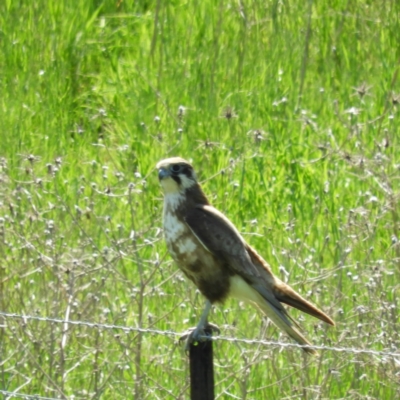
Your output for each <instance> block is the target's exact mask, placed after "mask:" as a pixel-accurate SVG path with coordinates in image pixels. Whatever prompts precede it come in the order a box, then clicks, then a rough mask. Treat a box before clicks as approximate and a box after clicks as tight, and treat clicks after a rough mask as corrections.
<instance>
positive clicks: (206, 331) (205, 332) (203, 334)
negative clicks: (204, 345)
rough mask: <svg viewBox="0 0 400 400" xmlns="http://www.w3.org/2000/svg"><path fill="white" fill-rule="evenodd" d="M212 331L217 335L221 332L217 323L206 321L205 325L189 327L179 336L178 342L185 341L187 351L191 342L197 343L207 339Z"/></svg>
mask: <svg viewBox="0 0 400 400" xmlns="http://www.w3.org/2000/svg"><path fill="white" fill-rule="evenodd" d="M213 332H215V333H216V334H217V335H219V334H220V333H221V331H220V329H219V328H218V326H217V325H214V324H210V323H207V325H205V326H196V327H195V328H189V329H188V330H187V332H186V333H184V334H183V335H182V336H181V337H180V338H179V343H182V342H185V351H186V352H188V351H189V347H190V345H191V344H192V343H199V342H204V341H206V340H209V338H211V336H212V333H213Z"/></svg>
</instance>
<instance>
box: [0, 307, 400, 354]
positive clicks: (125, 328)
mask: <svg viewBox="0 0 400 400" xmlns="http://www.w3.org/2000/svg"><path fill="white" fill-rule="evenodd" d="M0 316H2V317H5V318H14V319H22V320H23V321H24V322H25V323H27V322H28V321H41V322H51V323H57V324H69V325H80V326H87V327H89V328H97V329H110V330H111V329H117V330H122V331H124V332H126V333H128V332H140V333H149V334H154V335H161V336H173V337H182V335H183V334H182V333H179V332H175V331H169V330H165V331H164V330H160V329H152V328H138V327H134V326H124V325H113V324H101V323H96V322H88V321H77V320H65V319H62V318H50V317H41V316H36V315H21V314H16V313H6V312H3V311H0ZM200 338H202V339H210V338H209V337H206V336H203V337H200ZM211 340H213V341H218V340H223V341H226V342H231V343H245V344H249V345H263V346H276V347H283V348H291V347H294V348H308V349H314V350H322V351H336V352H339V353H353V354H369V355H374V356H380V357H399V358H400V352H389V351H379V350H371V349H360V348H351V347H334V346H318V345H309V346H307V345H304V346H302V345H299V344H296V343H288V342H278V341H273V340H260V339H246V338H235V337H227V336H213V337H211Z"/></svg>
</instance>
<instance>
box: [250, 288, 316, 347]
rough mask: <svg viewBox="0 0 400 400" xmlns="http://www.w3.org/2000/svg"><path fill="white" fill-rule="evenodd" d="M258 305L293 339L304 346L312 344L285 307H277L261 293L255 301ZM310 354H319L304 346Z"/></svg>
mask: <svg viewBox="0 0 400 400" xmlns="http://www.w3.org/2000/svg"><path fill="white" fill-rule="evenodd" d="M255 303H256V305H257V307H258V308H260V309H261V311H262V312H263V313H264V314H265V315H266V316H267V317H268V318H269V319H270V320H271V321H272V322H273V323H274V324H275V325H276V326H277V327H278V328H280V329H281V330H282V331H284V332H286V333H287V334H288V335H289V336H290V337H291V338H292V339H294V340H295V341H296V342H297V343H298V344H300V345H302V346H311V343H310V342H309V341H308V340H307V339H306V338H305V337H304V336H303V335H302V333H301V332H300V331H299V329H298V325H297V324H296V322H294V321H293V320H291V319H290V317H289V315H288V314H287V313H286V310H285V309H284V308H282V310H281V309H277V308H276V307H275V306H274V305H272V304H271V303H270V302H269V301H268V300H266V299H264V298H263V297H262V296H261V295H260V297H259V301H257V302H255ZM303 350H304V351H305V352H306V353H308V354H317V352H316V351H315V350H314V349H311V348H308V347H303Z"/></svg>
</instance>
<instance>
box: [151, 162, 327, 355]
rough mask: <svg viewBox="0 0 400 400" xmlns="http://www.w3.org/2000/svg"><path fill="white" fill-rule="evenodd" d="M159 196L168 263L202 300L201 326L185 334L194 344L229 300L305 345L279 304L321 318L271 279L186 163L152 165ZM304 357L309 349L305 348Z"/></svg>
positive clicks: (301, 298) (268, 270) (280, 284)
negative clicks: (217, 306) (251, 308)
mask: <svg viewBox="0 0 400 400" xmlns="http://www.w3.org/2000/svg"><path fill="white" fill-rule="evenodd" d="M157 169H158V177H159V179H160V182H161V186H162V189H163V191H164V235H165V240H166V242H167V247H168V250H169V252H170V253H171V256H172V258H173V259H174V260H175V261H176V263H177V264H178V266H179V268H180V269H181V270H182V271H183V272H184V274H185V275H186V276H187V277H188V278H189V279H190V280H191V281H193V282H194V284H195V285H196V286H197V287H198V289H199V290H200V292H201V293H202V294H203V296H204V297H205V298H206V305H205V308H204V311H203V314H202V316H201V318H200V321H199V323H198V325H197V327H196V328H195V329H194V331H193V332H192V333H191V334H190V337H189V339H188V340H189V341H197V340H199V338H200V337H201V336H202V335H204V328H205V327H206V326H207V325H208V322H207V316H208V313H209V311H210V309H211V305H212V304H214V303H220V302H223V301H224V300H225V299H226V298H227V297H228V296H232V297H235V298H237V299H240V300H244V301H247V302H250V303H252V304H253V305H255V306H257V307H258V308H260V309H261V310H262V311H263V312H264V314H265V315H266V316H267V317H268V318H270V319H271V320H272V321H273V322H274V323H275V325H277V326H278V327H279V328H280V329H282V330H283V331H284V332H286V333H287V334H288V335H289V336H290V337H291V338H293V339H294V340H295V341H296V342H297V343H299V344H300V345H310V342H309V341H308V340H307V339H306V338H305V337H304V336H303V335H302V333H301V332H300V330H299V326H298V325H297V323H296V322H295V321H294V320H293V319H292V318H291V317H290V316H289V314H288V312H287V311H286V309H285V308H284V307H283V305H282V304H281V303H285V304H288V305H289V306H292V307H295V308H298V309H299V310H301V311H304V312H306V313H308V314H310V315H312V316H314V317H316V318H319V319H321V320H322V321H325V322H327V323H328V324H331V325H334V324H335V323H334V322H333V321H332V319H331V318H329V317H328V316H327V315H326V314H325V313H323V312H322V311H321V310H319V309H318V308H317V307H315V306H314V305H313V304H311V303H310V302H309V301H307V300H305V299H304V298H303V297H301V296H300V295H299V294H298V293H296V292H295V291H294V290H293V289H292V288H291V287H290V286H289V285H287V284H285V283H284V282H282V281H281V280H280V279H279V278H277V277H276V276H274V275H273V273H272V271H271V268H270V266H269V265H268V263H267V262H266V261H265V260H264V259H263V258H262V257H261V256H260V255H259V254H258V253H257V252H256V251H255V250H254V249H253V248H252V247H251V246H250V245H249V244H247V243H246V241H245V240H244V239H243V237H242V236H241V235H240V233H239V232H238V230H237V229H236V228H235V226H234V225H233V224H232V222H231V221H229V220H228V219H227V218H226V217H225V216H224V215H223V214H222V213H220V212H219V211H218V210H217V209H215V208H214V207H212V206H211V205H210V203H209V201H208V200H207V197H206V195H205V194H204V192H203V190H202V188H201V186H200V184H199V183H198V182H197V180H196V174H195V172H194V170H193V167H192V166H191V165H190V163H189V162H187V161H185V160H184V159H182V158H179V157H174V158H168V159H166V160H162V161H160V162H159V163H158V164H157ZM303 349H304V350H305V351H306V352H308V353H315V351H314V350H313V349H310V348H307V347H304V348H303Z"/></svg>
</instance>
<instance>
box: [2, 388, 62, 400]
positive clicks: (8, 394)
mask: <svg viewBox="0 0 400 400" xmlns="http://www.w3.org/2000/svg"><path fill="white" fill-rule="evenodd" d="M0 394H4V395H5V397H4V400H8V399H12V398H13V397H18V398H20V399H29V400H60V399H59V398H58V399H57V398H55V397H42V396H39V395H37V394H23V393H17V392H9V391H7V390H1V389H0Z"/></svg>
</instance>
